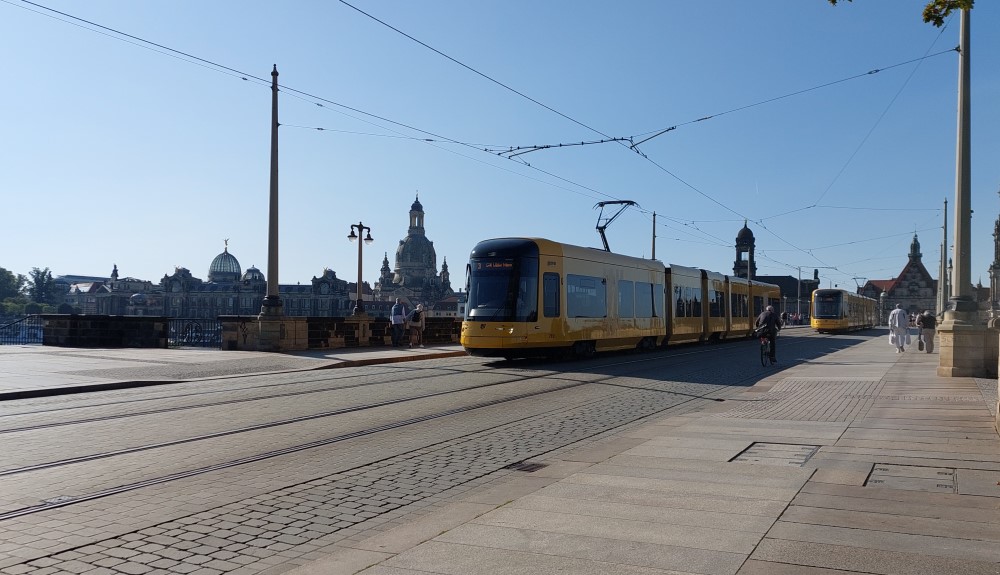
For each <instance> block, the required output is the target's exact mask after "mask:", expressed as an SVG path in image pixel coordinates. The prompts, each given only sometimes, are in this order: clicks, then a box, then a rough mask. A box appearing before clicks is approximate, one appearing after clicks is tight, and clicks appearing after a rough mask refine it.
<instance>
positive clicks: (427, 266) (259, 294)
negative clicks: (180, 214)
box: [65, 198, 455, 319]
mask: <svg viewBox="0 0 1000 575" xmlns="http://www.w3.org/2000/svg"><path fill="white" fill-rule="evenodd" d="M395 259H396V261H395V268H394V269H390V268H389V258H388V254H386V256H385V258H384V259H383V260H382V269H381V270H380V272H381V273H380V276H379V280H378V282H377V283H376V284H375V287H374V289H373V288H371V287H370V286H369V285H368V283H367V282H365V283H363V284H362V286H361V287H362V289H361V291H362V297H364V298H365V300H366V301H365V311H366V312H367V313H368V314H369V315H373V316H388V314H389V309H390V308H391V306H392V303H393V302H394V300H395V298H397V297H399V298H402V299H403V300H404V301H406V302H407V303H408V304H410V305H411V306H415V305H416V304H417V303H423V304H424V307H425V308H427V309H428V311H431V310H433V308H434V306H435V304H436V303H438V302H443V303H444V305H446V307H449V308H450V309H454V308H455V301H454V300H455V298H454V296H455V292H454V291H452V289H451V280H450V276H449V273H448V262H447V261H445V262H444V263H442V265H441V272H440V273H438V271H437V254H436V253H435V251H434V243H433V242H431V241H430V240H429V239H427V236H426V234H425V230H424V209H423V206H422V205H421V204H420V200H419V198H418V199H417V200H416V201H414V202H413V205H411V206H410V225H409V229H408V230H407V234H406V237H405V238H404V239H402V240H400V241H399V247H397V248H396V258H395ZM66 277H67V278H73V280H70V281H67V282H66V283H67V285H68V293H67V294H66V297H65V305H66V306H68V307H69V308H70V309H72V312H73V313H80V314H104V315H156V316H167V317H178V318H199V319H214V318H216V317H218V316H220V315H257V314H259V313H260V308H261V301H262V300H263V299H264V296H265V295H267V281H266V280H265V278H264V274H263V273H261V271H260V270H259V269H257V268H256V267H253V266H251V267H249V268H247V270H246V271H245V272H244V271H243V269H242V267H241V266H240V262H239V260H237V259H236V256H234V255H233V254H231V253H229V241H228V240H226V242H225V247H224V248H223V250H222V253H220V254H219V255H217V256H215V258H214V259H213V260H212V263H211V264H210V265H209V266H208V279H207V280H202V279H200V278H197V277H195V276H194V275H193V274H192V273H191V270H189V269H187V268H185V267H176V268H174V272H173V273H172V274H164V275H163V277H162V278H161V279H160V281H159V284H155V283H153V282H151V281H147V280H138V279H135V278H124V279H120V278H119V277H118V266H117V265H115V266H114V269H113V270H112V272H111V275H110V277H109V278H107V279H101V278H91V277H84V276H66ZM357 293H358V289H357V284H355V283H348V282H347V281H344V280H341V279H339V278H337V274H336V272H334V271H333V270H331V269H324V270H323V273H322V274H320V275H319V276H318V277H313V278H312V280H311V281H310V282H309V283H308V284H305V285H302V284H294V285H292V284H283V285H279V286H278V295H279V296H280V297H281V300H282V302H283V304H284V313H285V315H288V316H305V317H310V316H311V317H343V316H348V315H351V313H352V312H353V309H354V305H355V304H354V299H355V298H356V297H357ZM369 298H370V299H369Z"/></svg>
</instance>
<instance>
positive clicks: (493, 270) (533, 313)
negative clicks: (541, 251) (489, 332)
mask: <svg viewBox="0 0 1000 575" xmlns="http://www.w3.org/2000/svg"><path fill="white" fill-rule="evenodd" d="M468 273H469V289H468V292H469V301H468V303H467V304H466V308H465V309H466V312H465V318H466V319H468V320H477V321H538V259H537V258H525V257H522V258H472V260H471V261H470V262H469V270H468Z"/></svg>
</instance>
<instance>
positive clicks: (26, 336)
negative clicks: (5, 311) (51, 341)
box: [0, 315, 45, 345]
mask: <svg viewBox="0 0 1000 575" xmlns="http://www.w3.org/2000/svg"><path fill="white" fill-rule="evenodd" d="M44 323H45V322H44V321H43V320H42V318H41V316H38V315H29V316H25V317H22V318H21V319H17V320H14V321H11V322H9V323H4V324H0V345H41V344H42V327H43V325H44Z"/></svg>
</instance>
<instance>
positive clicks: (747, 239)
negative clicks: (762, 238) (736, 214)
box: [733, 220, 757, 279]
mask: <svg viewBox="0 0 1000 575" xmlns="http://www.w3.org/2000/svg"><path fill="white" fill-rule="evenodd" d="M755 243H756V240H754V237H753V232H752V231H750V228H748V227H747V221H746V220H743V229H741V230H740V232H739V233H738V234H736V261H735V262H733V275H734V276H736V277H738V278H746V279H754V278H755V277H757V262H755V261H754V259H753V251H754V244H755ZM743 254H747V259H746V260H744V259H743Z"/></svg>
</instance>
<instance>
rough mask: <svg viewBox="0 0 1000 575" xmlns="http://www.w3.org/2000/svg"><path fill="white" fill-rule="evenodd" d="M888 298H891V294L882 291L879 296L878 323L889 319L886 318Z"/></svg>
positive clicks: (880, 323)
mask: <svg viewBox="0 0 1000 575" xmlns="http://www.w3.org/2000/svg"><path fill="white" fill-rule="evenodd" d="M887 299H889V294H888V293H887V292H882V293H881V294H879V296H878V322H879V323H878V324H879V325H882V323H883V322H886V321H887V320H886V319H885V302H886V300H887Z"/></svg>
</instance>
